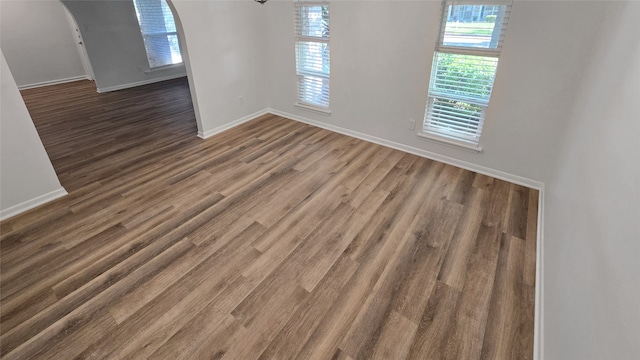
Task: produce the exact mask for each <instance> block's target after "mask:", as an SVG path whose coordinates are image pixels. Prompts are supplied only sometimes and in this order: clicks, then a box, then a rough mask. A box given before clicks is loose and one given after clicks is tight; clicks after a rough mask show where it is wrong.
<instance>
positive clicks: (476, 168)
mask: <svg viewBox="0 0 640 360" xmlns="http://www.w3.org/2000/svg"><path fill="white" fill-rule="evenodd" d="M266 112H269V113H272V114H274V115H278V116H282V117H286V118H288V119H291V120H296V121H300V122H303V123H306V124H310V125H313V126H317V127H321V128H323V129H327V130H331V131H334V132H337V133H340V134H343V135H347V136H351V137H355V138H358V139H361V140H365V141H369V142H372V143H375V144H378V145H382V146H386V147H390V148H393V149H396V150H400V151H404V152H407V153H410V154H414V155H418V156H421V157H424V158H427V159H431V160H436V161H440V162H443V163H445V164H449V165H453V166H457V167H459V168H462V169H465V170H469V171H473V172H476V173H479V174H483V175H487V176H491V177H494V178H496V179H500V180H505V181H508V182H511V183H514V184H517V185H522V186H526V187H529V188H532V189H536V190H540V189H542V188H543V183H542V182H540V181H537V180H532V179H527V178H525V177H522V176H518V175H513V174H509V173H506V172H503V171H500V170H495V169H491V168H488V167H485V166H481V165H476V164H472V163H470V162H466V161H462V160H458V159H455V158H452V157H449V156H445V155H441V154H437V153H434V152H431V151H427V150H423V149H419V148H416V147H413V146H409V145H405V144H402V143H398V142H395V141H391V140H387V139H382V138H379V137H376V136H373V135H368V134H365V133H361V132H358V131H354V130H349V129H345V128H342V127H339V126H335V125H329V124H325V123H323V122H319V121H315V120H312V119H308V118H305V117H302V116H298V115H294V114H289V113H287V112H284V111H280V110H275V109H270V108H268V109H266Z"/></svg>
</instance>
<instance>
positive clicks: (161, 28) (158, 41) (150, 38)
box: [133, 0, 182, 68]
mask: <svg viewBox="0 0 640 360" xmlns="http://www.w3.org/2000/svg"><path fill="white" fill-rule="evenodd" d="M133 4H134V6H135V10H136V16H137V18H138V23H139V24H140V32H141V33H142V38H143V39H144V46H145V51H146V52H147V59H148V61H149V67H151V68H155V67H159V66H166V65H171V64H179V63H182V54H181V53H180V42H179V40H178V34H177V32H176V24H175V21H174V19H173V13H172V12H171V9H170V8H169V5H168V4H167V2H166V0H134V2H133Z"/></svg>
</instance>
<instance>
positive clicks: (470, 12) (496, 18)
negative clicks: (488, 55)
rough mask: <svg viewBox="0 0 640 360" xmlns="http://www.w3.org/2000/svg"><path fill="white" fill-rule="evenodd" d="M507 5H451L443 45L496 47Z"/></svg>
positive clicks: (448, 10) (447, 15)
mask: <svg viewBox="0 0 640 360" xmlns="http://www.w3.org/2000/svg"><path fill="white" fill-rule="evenodd" d="M505 9H506V5H449V6H448V9H447V14H446V25H445V30H444V36H443V39H442V45H445V46H462V47H474V48H486V49H496V48H497V47H498V44H499V40H500V35H501V25H502V24H501V22H502V19H503V15H504V11H505Z"/></svg>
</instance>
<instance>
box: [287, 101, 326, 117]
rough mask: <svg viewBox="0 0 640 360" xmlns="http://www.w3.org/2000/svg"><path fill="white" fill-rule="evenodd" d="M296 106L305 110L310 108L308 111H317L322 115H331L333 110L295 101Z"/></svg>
mask: <svg viewBox="0 0 640 360" xmlns="http://www.w3.org/2000/svg"><path fill="white" fill-rule="evenodd" d="M293 105H294V106H295V107H297V108H300V109H303V110H308V111H313V112H317V113H319V114H322V115H331V110H330V109H328V108H326V109H324V108H319V107H315V106H312V105H307V104H301V103H295V104H293Z"/></svg>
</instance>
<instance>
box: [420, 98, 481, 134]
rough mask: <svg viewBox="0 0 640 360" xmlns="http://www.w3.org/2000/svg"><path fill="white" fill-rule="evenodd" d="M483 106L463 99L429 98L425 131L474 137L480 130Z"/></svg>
mask: <svg viewBox="0 0 640 360" xmlns="http://www.w3.org/2000/svg"><path fill="white" fill-rule="evenodd" d="M483 110H484V106H481V105H477V104H472V103H468V102H465V101H460V100H455V99H447V98H431V99H430V100H429V104H428V106H427V114H426V115H427V116H426V117H427V121H426V122H425V128H424V131H425V132H438V133H444V134H446V135H448V136H449V137H455V138H461V139H474V138H476V137H478V136H479V135H480V131H481V130H482V128H481V126H482V118H483Z"/></svg>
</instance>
